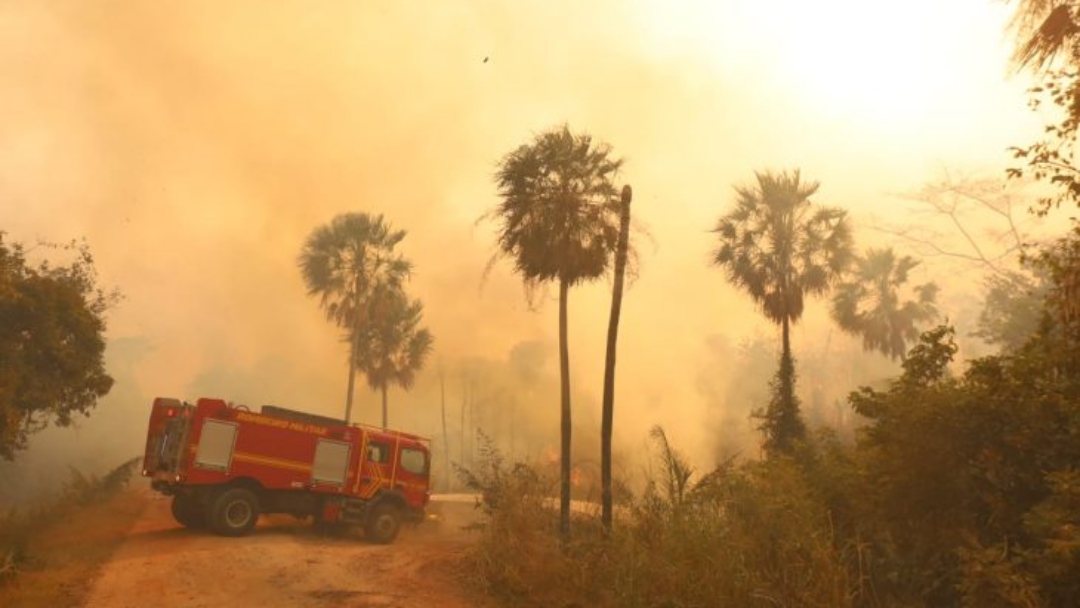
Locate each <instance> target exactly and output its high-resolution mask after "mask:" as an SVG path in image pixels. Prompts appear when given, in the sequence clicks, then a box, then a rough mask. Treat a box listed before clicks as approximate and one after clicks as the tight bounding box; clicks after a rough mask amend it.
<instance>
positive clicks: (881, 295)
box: [831, 249, 938, 359]
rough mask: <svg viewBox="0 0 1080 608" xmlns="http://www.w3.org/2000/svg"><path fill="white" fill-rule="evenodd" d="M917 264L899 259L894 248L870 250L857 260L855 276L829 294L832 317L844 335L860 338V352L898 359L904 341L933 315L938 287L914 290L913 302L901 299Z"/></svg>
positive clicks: (904, 348)
mask: <svg viewBox="0 0 1080 608" xmlns="http://www.w3.org/2000/svg"><path fill="white" fill-rule="evenodd" d="M918 265H919V262H917V261H916V260H915V258H912V257H910V256H901V257H897V256H896V254H895V253H893V250H892V249H869V250H867V252H866V255H865V256H863V257H860V258H858V259H857V260H856V264H855V269H854V272H852V273H851V275H849V276H848V277H847V278H846V279H844V281H843V282H841V283H840V284H839V285H838V286H837V289H836V293H835V294H834V295H833V300H832V310H831V312H832V318H833V320H834V321H836V323H837V324H838V325H839V326H840V328H841V329H843V330H844V331H845V332H848V333H850V334H854V335H857V336H862V339H863V348H864V349H866V350H878V351H881V352H882V353H883V354H885V355H886V356H889V357H891V358H893V359H902V358H903V357H904V353H905V352H907V343H908V342H909V341H913V340H916V339H918V337H919V331H918V328H917V325H918V324H919V323H924V322H926V321H930V320H931V319H933V318H934V317H935V316H937V308H936V307H935V306H934V298H935V296H936V295H937V290H938V288H937V285H935V284H934V283H924V284H923V285H919V286H916V287H914V291H915V299H913V300H907V301H903V302H902V301H901V297H902V296H901V293H900V290H901V289H903V288H904V286H905V285H906V284H907V282H908V274H909V273H910V272H911V270H912V269H913V268H915V267H916V266H918Z"/></svg>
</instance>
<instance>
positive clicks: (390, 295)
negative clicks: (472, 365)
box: [357, 287, 434, 429]
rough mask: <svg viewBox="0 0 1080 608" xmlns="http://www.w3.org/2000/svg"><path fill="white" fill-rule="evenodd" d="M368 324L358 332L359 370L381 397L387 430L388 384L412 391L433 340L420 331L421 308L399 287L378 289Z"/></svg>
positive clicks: (384, 425) (373, 299)
mask: <svg viewBox="0 0 1080 608" xmlns="http://www.w3.org/2000/svg"><path fill="white" fill-rule="evenodd" d="M370 307H371V311H370V314H369V319H370V322H369V323H368V324H367V325H366V327H364V328H363V329H362V330H361V332H360V340H359V347H358V349H357V350H358V352H359V354H360V357H359V366H360V369H361V370H362V371H363V372H364V375H365V376H366V377H367V381H368V386H370V387H371V388H372V390H378V391H380V392H381V393H382V428H384V429H385V428H386V427H387V392H388V389H389V388H390V385H391V384H396V385H398V386H400V387H401V388H403V389H405V390H409V389H410V388H412V385H413V383H414V382H415V381H416V373H417V372H418V371H420V370H421V369H422V368H423V367H424V362H425V361H426V359H427V356H428V353H430V352H431V345H432V342H433V341H434V339H433V338H432V336H431V332H429V331H428V330H427V329H426V328H421V327H420V321H421V319H422V318H423V315H424V307H423V305H422V304H421V303H420V302H419V301H411V302H410V301H409V298H408V297H407V296H406V295H405V293H404V292H403V291H402V290H401V289H400V288H398V287H388V288H380V289H379V290H378V291H377V293H376V294H375V295H374V296H373V297H372V299H371V302H370Z"/></svg>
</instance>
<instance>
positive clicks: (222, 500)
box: [210, 488, 259, 536]
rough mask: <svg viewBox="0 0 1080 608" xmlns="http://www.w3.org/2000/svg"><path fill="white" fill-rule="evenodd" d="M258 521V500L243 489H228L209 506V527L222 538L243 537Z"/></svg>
mask: <svg viewBox="0 0 1080 608" xmlns="http://www.w3.org/2000/svg"><path fill="white" fill-rule="evenodd" d="M257 521H259V498H258V497H257V496H255V493H254V492H252V491H251V490H247V489H245V488H229V489H228V490H225V491H224V492H222V493H221V494H218V495H217V497H216V498H215V499H214V502H213V503H212V504H211V505H210V525H211V527H212V528H213V530H214V532H217V533H218V534H220V535H222V536H243V535H245V534H247V533H248V532H250V531H251V529H252V528H254V527H255V523H256V522H257Z"/></svg>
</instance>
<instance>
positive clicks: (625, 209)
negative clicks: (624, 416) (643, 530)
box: [600, 186, 632, 530]
mask: <svg viewBox="0 0 1080 608" xmlns="http://www.w3.org/2000/svg"><path fill="white" fill-rule="evenodd" d="M631 197H632V192H631V190H630V186H624V187H623V191H622V209H621V210H620V211H621V212H620V214H619V242H618V244H617V245H616V248H615V281H614V283H615V284H614V285H613V286H612V292H611V315H610V316H609V317H608V335H607V357H606V359H605V361H604V402H603V414H602V420H601V423H600V488H601V489H600V502H601V521H603V523H604V528H606V529H608V530H610V529H611V511H612V504H611V433H612V428H613V426H614V423H615V346H616V343H617V341H618V339H619V315H620V313H621V312H622V295H623V275H625V274H626V250H627V248H628V247H629V244H630V199H631Z"/></svg>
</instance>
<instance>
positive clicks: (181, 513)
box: [172, 494, 206, 528]
mask: <svg viewBox="0 0 1080 608" xmlns="http://www.w3.org/2000/svg"><path fill="white" fill-rule="evenodd" d="M172 516H173V519H175V520H176V521H177V523H179V524H180V525H181V526H184V527H185V528H202V527H204V526H206V511H205V510H204V509H203V507H202V505H200V504H199V501H198V500H196V499H195V497H194V496H185V495H183V494H177V495H175V496H173V499H172Z"/></svg>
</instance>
